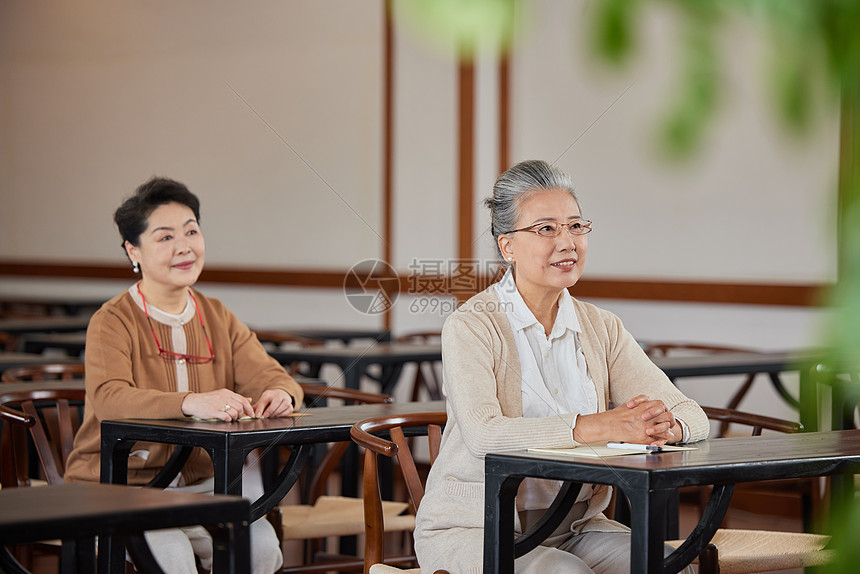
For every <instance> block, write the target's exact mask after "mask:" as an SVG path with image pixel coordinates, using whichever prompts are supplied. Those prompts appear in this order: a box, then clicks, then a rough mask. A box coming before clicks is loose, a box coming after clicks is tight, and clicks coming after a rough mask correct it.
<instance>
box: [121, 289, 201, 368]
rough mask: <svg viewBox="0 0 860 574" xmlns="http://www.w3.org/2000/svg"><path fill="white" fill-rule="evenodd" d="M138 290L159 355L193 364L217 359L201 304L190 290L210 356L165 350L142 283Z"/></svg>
mask: <svg viewBox="0 0 860 574" xmlns="http://www.w3.org/2000/svg"><path fill="white" fill-rule="evenodd" d="M137 292H138V294H139V295H140V300H141V301H143V312H144V314H146V320H147V321H149V328H150V329H151V330H152V336H153V338H154V339H155V346H156V347H158V356H159V357H161V358H162V359H167V360H168V361H185V362H186V363H191V364H192V365H202V364H204V363H209V362H211V361H214V360H215V353H214V352H213V351H212V343H211V342H210V341H209V333H207V332H206V325H204V324H203V316H202V315H201V314H200V306H199V305H198V304H197V299H195V298H194V294H193V293H191V292H190V291H189V292H188V294H189V295H191V300H192V301H194V308H195V309H196V310H197V318H198V319H200V326H201V327H203V336H204V337H206V346H207V347H209V356H208V357H198V356H196V355H183V354H181V353H174V352H173V351H165V350H164V349H162V348H161V343H159V342H158V336H157V335H156V334H155V327H154V326H153V324H152V318H151V317H150V316H149V311H148V310H147V308H146V299H145V298H144V297H143V293H141V291H140V285H138V286H137Z"/></svg>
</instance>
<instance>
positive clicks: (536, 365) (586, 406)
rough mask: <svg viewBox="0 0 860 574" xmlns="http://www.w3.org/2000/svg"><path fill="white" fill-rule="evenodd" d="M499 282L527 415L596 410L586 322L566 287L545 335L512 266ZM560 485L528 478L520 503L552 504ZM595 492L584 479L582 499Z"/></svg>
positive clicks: (498, 292) (531, 505)
mask: <svg viewBox="0 0 860 574" xmlns="http://www.w3.org/2000/svg"><path fill="white" fill-rule="evenodd" d="M494 288H495V290H496V295H498V297H499V301H500V302H501V303H502V304H503V305H504V306H505V307H504V309H505V314H506V315H507V318H508V321H509V322H510V324H511V328H512V330H513V332H514V341H515V342H516V345H517V354H518V356H519V359H520V375H521V377H522V400H523V416H524V417H548V416H553V415H556V414H561V413H574V414H576V415H577V416H578V415H580V414H586V415H587V414H594V413H596V412H597V389H595V387H594V382H593V381H592V379H591V376H590V375H589V374H588V365H586V363H585V355H584V354H583V352H582V345H581V344H580V342H579V335H578V333H579V332H581V328H580V326H579V320H578V319H577V317H576V311H575V310H574V307H573V301H572V298H571V296H570V294H569V293H568V292H567V290H563V291H562V293H561V295H560V296H559V300H558V315H557V316H556V319H555V323H554V324H553V327H552V331H551V332H550V334H549V336H546V334H545V332H544V328H543V326H542V325H541V324H540V322H538V320H537V319H536V318H535V316H534V313H532V312H531V310H530V309H529V308H528V306H527V305H526V303H525V301H524V300H523V298H522V296H521V295H520V293H519V291H518V290H517V287H516V284H515V282H514V277H513V274H512V272H511V270H510V269H508V271H507V273H505V276H504V277H503V278H502V280H501V281H499V282H498V283H496V285H495V286H494ZM574 425H576V419H575V418H574ZM571 431H572V429H571ZM560 485H561V483H560V482H559V481H550V480H544V479H533V478H526V479H525V480H523V482H522V485H521V487H520V489H519V491H518V494H517V509H518V510H537V509H544V508H549V506H550V504H552V501H553V500H554V499H555V495H556V494H558V489H559V487H560ZM591 494H592V489H591V485H583V487H582V490H581V491H580V493H579V497H578V498H577V502H582V501H584V500H588V499H589V498H591Z"/></svg>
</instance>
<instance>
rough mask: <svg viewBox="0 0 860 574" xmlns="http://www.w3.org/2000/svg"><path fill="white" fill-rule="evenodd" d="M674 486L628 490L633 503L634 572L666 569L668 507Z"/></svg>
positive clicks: (628, 495) (636, 573)
mask: <svg viewBox="0 0 860 574" xmlns="http://www.w3.org/2000/svg"><path fill="white" fill-rule="evenodd" d="M673 492H674V491H673V490H671V489H670V490H650V491H642V490H634V489H630V490H629V491H628V492H627V493H626V494H627V498H628V499H629V500H630V506H631V529H632V532H631V533H630V572H631V573H633V574H646V573H654V572H663V542H664V541H665V540H666V509H667V506H668V503H669V499H670V498H671V495H672V493H673Z"/></svg>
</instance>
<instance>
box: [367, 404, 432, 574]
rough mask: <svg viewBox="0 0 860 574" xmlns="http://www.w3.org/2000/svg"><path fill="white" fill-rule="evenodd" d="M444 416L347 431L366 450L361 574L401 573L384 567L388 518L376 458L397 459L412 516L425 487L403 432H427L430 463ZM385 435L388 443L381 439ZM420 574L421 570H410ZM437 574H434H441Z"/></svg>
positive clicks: (376, 422) (378, 422)
mask: <svg viewBox="0 0 860 574" xmlns="http://www.w3.org/2000/svg"><path fill="white" fill-rule="evenodd" d="M447 420H448V419H447V414H446V413H444V412H438V413H417V414H412V415H404V416H398V417H379V418H375V419H368V420H365V421H362V422H359V423H356V424H355V425H354V426H353V427H352V429H351V430H350V435H351V436H352V440H353V441H354V442H355V443H357V444H358V445H359V446H362V447H364V448H365V454H364V533H365V547H364V573H365V574H386V573H396V572H403V571H402V570H400V569H398V568H395V567H392V566H390V565H388V564H386V563H385V562H386V560H385V537H384V534H385V532H386V531H387V530H388V528H389V525H388V520H389V518H388V517H387V516H385V512H384V504H385V502H384V501H383V500H382V494H381V490H380V481H379V455H383V456H386V457H389V458H394V457H396V458H397V461H398V462H399V463H400V470H401V472H402V474H403V478H404V481H405V482H406V487H407V490H408V492H409V501H410V503H411V506H412V512H413V513H414V512H415V511H416V510H417V509H418V506H419V505H420V504H421V499H422V498H423V496H424V486H423V483H422V479H421V477H420V476H419V473H418V469H417V466H416V464H415V460H414V458H413V456H412V450H411V448H410V445H409V442H408V441H407V438H406V436H405V434H406V433H404V430H403V429H413V431H414V430H415V429H416V428H420V429H424V428H426V429H427V430H426V433H427V435H428V437H429V445H430V463H431V464H432V463H433V462H434V461H435V460H436V457H437V455H438V454H439V447H440V445H441V442H442V427H443V426H444V425H445V423H446V422H447ZM385 433H387V434H388V435H389V436H390V440H389V439H386V438H384V437H383V436H379V435H381V434H382V435H384V434H385ZM409 572H413V573H416V574H420V572H421V571H420V569H418V568H415V569H412V570H409ZM442 572H443V571H438V572H437V573H436V574H441V573H442Z"/></svg>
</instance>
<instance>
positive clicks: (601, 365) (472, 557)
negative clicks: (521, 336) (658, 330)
mask: <svg viewBox="0 0 860 574" xmlns="http://www.w3.org/2000/svg"><path fill="white" fill-rule="evenodd" d="M573 302H574V306H575V308H576V314H577V317H578V319H579V323H580V326H581V328H582V333H581V334H580V341H581V343H582V349H583V352H584V354H585V359H586V363H587V365H588V370H589V373H590V374H591V377H592V380H593V381H594V385H595V387H596V391H597V398H598V411H600V412H602V411H605V410H606V409H607V407H608V403H609V401H612V402H613V403H614V404H622V403H624V402H625V401H627V400H628V399H630V398H632V397H634V396H636V395H639V394H644V395H648V396H649V397H651V398H653V399H661V400H662V401H663V402H664V403H665V404H666V406H667V407H668V408H669V410H671V411H672V413H673V414H674V415H675V416H676V417H678V418H679V419H681V420H683V421H684V422H685V423H686V424H687V426H688V427H689V430H690V440H691V441H698V440H702V439H705V438H707V436H708V430H709V425H708V420H707V417H706V416H705V414H704V412H703V411H702V409H701V408H699V406H698V405H697V404H696V403H695V402H694V401H692V400H691V399H689V398H687V397H686V396H684V395H683V394H682V393H681V392H680V391H678V389H676V388H675V386H674V385H672V383H671V382H670V381H669V379H668V378H667V377H666V375H665V374H663V372H662V371H661V370H660V369H659V368H657V366H655V365H654V363H652V362H651V360H650V359H649V358H648V357H647V356H646V355H645V353H644V352H643V351H642V349H641V347H640V346H639V344H638V343H637V342H636V341H635V340H634V338H633V336H632V335H631V334H630V333H629V332H627V331H626V330H625V329H624V327H623V326H622V324H621V320H620V319H618V317H616V316H615V315H613V314H612V313H609V312H608V311H604V310H602V309H599V308H597V307H595V306H594V305H591V304H588V303H583V302H580V301H577V300H576V299H574V300H573ZM442 367H443V381H444V382H443V392H444V394H445V396H446V399H447V411H448V424H447V426H446V427H445V432H444V435H443V438H442V449H441V452H440V454H439V457H438V458H437V459H436V462H435V463H434V464H433V468H432V470H431V472H430V475H429V477H428V481H427V487H426V492H425V495H424V498H423V499H422V502H421V506H420V508H419V510H418V516H417V519H416V525H415V550H416V553H417V556H418V561H419V563H420V565H421V569H422V571H427V572H432V571H434V570H436V569H440V568H444V569H447V570H449V571H450V572H452V573H457V574H472V573H474V574H478V573H479V572H480V571H481V570H482V554H483V552H482V548H483V527H484V460H483V459H484V455H485V454H487V453H489V452H503V451H511V450H521V449H527V448H530V447H544V448H553V447H555V448H565V447H572V446H575V444H576V443H575V442H574V441H573V437H572V432H571V426H572V421H573V415H572V414H560V415H558V416H551V417H546V418H523V416H522V394H521V393H522V389H521V380H520V376H519V370H520V366H519V358H518V354H517V348H516V344H515V342H514V334H513V331H512V330H511V327H510V324H509V322H508V319H507V316H506V315H505V310H504V308H503V306H502V304H501V303H500V302H499V300H498V298H497V297H496V294H495V292H494V290H493V288H492V286H491V287H490V288H488V289H487V290H485V291H483V292H482V293H479V294H477V295H475V296H474V297H472V298H471V299H470V300H469V301H467V302H466V303H464V304H463V305H462V306H460V308H459V309H457V310H456V311H455V312H454V313H452V314H451V315H450V316H449V317H448V318H447V319H446V321H445V325H444V327H443V329H442ZM610 497H611V489H610V487H608V486H602V485H601V486H596V487H595V490H594V494H593V496H592V498H591V499H590V501H589V502H588V509H587V510H586V512H585V515H584V517H583V518H582V519H581V520H578V521H576V522H575V523H574V524H573V526H572V528H573V529H574V530H576V531H577V532H581V531H588V530H618V529H619V525H618V524H617V523H615V522H612V521H610V520H608V519H607V518H606V517H605V516H603V514H602V511H603V510H604V509H605V508H606V507H607V506H608V504H609V499H610Z"/></svg>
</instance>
